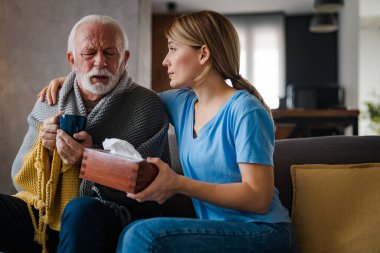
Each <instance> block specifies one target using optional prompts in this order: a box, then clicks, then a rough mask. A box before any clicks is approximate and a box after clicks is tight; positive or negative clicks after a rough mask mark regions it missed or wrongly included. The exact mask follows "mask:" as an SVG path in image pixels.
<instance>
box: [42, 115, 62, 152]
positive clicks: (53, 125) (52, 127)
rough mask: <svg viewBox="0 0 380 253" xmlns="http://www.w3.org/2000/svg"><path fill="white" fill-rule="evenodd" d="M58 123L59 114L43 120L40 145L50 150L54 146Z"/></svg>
mask: <svg viewBox="0 0 380 253" xmlns="http://www.w3.org/2000/svg"><path fill="white" fill-rule="evenodd" d="M58 123H59V114H57V115H55V116H53V117H51V118H48V119H46V120H45V121H44V123H43V125H42V128H41V140H42V145H43V146H44V147H45V148H47V149H48V150H50V151H53V150H54V148H55V140H56V136H57V129H58Z"/></svg>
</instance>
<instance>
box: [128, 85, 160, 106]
mask: <svg viewBox="0 0 380 253" xmlns="http://www.w3.org/2000/svg"><path fill="white" fill-rule="evenodd" d="M125 95H126V96H127V97H128V100H129V102H132V101H134V102H135V103H142V104H144V103H147V102H149V103H151V102H159V103H161V100H160V98H159V96H158V94H157V93H156V92H154V91H152V90H150V89H148V88H146V87H143V86H141V85H139V84H135V87H134V88H133V89H131V90H130V91H129V92H127V93H126V94H125Z"/></svg>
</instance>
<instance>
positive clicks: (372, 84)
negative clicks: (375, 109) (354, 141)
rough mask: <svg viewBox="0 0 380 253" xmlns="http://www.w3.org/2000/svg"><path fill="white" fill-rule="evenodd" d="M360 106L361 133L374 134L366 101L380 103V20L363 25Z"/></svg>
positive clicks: (360, 56)
mask: <svg viewBox="0 0 380 253" xmlns="http://www.w3.org/2000/svg"><path fill="white" fill-rule="evenodd" d="M359 42H360V43H359V44H360V46H359V49H360V50H359V52H360V53H359V63H360V68H359V108H360V110H361V112H362V117H361V120H360V125H359V130H360V135H372V134H375V132H374V131H373V130H372V129H370V128H369V120H368V118H367V115H366V111H367V108H366V107H365V102H367V101H373V102H376V103H380V68H379V66H380V47H379V45H380V22H379V23H378V24H377V25H371V26H362V28H361V29H360V40H359Z"/></svg>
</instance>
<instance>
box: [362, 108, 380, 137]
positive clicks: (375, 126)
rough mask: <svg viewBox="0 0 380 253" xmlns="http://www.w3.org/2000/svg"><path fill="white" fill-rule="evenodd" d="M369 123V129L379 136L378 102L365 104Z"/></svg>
mask: <svg viewBox="0 0 380 253" xmlns="http://www.w3.org/2000/svg"><path fill="white" fill-rule="evenodd" d="M365 104H366V106H367V113H368V117H369V120H370V121H371V122H370V125H369V127H370V128H371V129H372V130H373V131H375V133H376V134H378V135H380V102H379V103H375V102H368V101H367V102H365Z"/></svg>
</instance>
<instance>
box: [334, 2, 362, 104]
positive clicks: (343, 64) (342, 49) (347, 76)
mask: <svg viewBox="0 0 380 253" xmlns="http://www.w3.org/2000/svg"><path fill="white" fill-rule="evenodd" d="M339 21H340V24H339V32H338V45H339V47H338V48H339V52H338V55H339V68H338V73H339V74H338V75H339V78H338V80H339V83H340V84H341V85H342V86H344V88H345V98H346V105H347V107H348V108H354V109H357V108H358V93H359V88H358V87H359V1H358V0H350V1H345V2H344V7H343V9H342V11H341V12H340V15H339Z"/></svg>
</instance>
